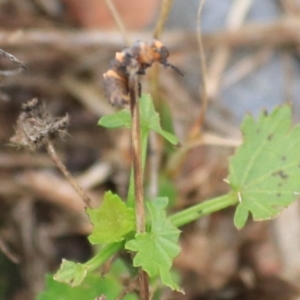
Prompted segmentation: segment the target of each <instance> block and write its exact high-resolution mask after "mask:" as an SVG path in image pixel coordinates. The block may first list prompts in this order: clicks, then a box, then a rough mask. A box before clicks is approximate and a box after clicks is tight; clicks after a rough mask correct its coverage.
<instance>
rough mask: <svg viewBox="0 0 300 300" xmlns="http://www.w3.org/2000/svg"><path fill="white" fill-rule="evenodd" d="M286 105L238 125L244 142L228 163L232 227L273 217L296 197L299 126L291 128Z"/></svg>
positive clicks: (299, 167)
mask: <svg viewBox="0 0 300 300" xmlns="http://www.w3.org/2000/svg"><path fill="white" fill-rule="evenodd" d="M291 118H292V112H291V107H290V106H289V105H284V106H282V107H279V108H276V109H275V110H274V111H273V112H272V113H271V114H270V115H267V114H265V113H262V114H260V116H259V118H258V120H257V121H255V120H254V119H253V117H251V116H247V117H246V118H245V120H244V122H243V124H242V131H243V134H244V142H243V144H242V145H241V146H240V147H239V148H238V150H237V152H236V154H235V155H234V157H233V158H231V160H230V168H229V169H230V172H229V174H230V175H229V178H228V181H229V184H230V185H231V187H232V190H233V192H234V193H232V195H235V197H236V199H237V200H238V201H239V204H238V207H237V210H236V213H235V219H234V222H235V225H236V226H237V227H238V228H242V227H243V226H244V224H245V222H246V220H247V218H248V214H249V212H250V213H251V214H252V216H253V219H254V220H267V219H271V218H274V217H276V216H277V215H278V214H279V213H280V212H281V211H282V210H283V209H284V207H287V206H288V205H290V204H291V203H293V202H294V201H295V200H297V199H298V198H299V194H300V181H299V178H300V125H298V126H296V127H294V128H291Z"/></svg>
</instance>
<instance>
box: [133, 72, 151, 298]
mask: <svg viewBox="0 0 300 300" xmlns="http://www.w3.org/2000/svg"><path fill="white" fill-rule="evenodd" d="M138 84H139V83H138V75H137V74H136V71H135V70H133V71H132V72H130V75H129V91H130V111H131V117H132V126H131V147H132V159H133V175H134V196H135V213H136V227H137V232H138V233H143V232H145V207H144V187H143V168H142V151H141V132H140V115H139V88H138ZM139 286H140V298H141V299H142V300H148V299H149V282H148V275H147V273H146V272H144V271H143V270H142V269H140V271H139Z"/></svg>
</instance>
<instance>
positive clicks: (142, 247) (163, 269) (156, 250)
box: [125, 198, 180, 291]
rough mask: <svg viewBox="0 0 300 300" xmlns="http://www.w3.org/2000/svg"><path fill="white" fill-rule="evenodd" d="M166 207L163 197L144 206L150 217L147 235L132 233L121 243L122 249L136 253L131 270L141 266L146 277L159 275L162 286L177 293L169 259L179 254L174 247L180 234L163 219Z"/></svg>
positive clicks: (178, 249) (177, 247) (176, 246)
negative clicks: (125, 241)
mask: <svg viewBox="0 0 300 300" xmlns="http://www.w3.org/2000/svg"><path fill="white" fill-rule="evenodd" d="M167 204H168V199H167V198H157V199H155V200H154V201H153V202H148V203H147V207H148V210H149V213H150V217H151V229H150V232H145V233H140V234H136V237H135V239H134V240H130V241H128V242H127V243H126V244H125V248H126V249H128V250H132V251H135V252H137V254H136V256H135V257H134V260H133V264H134V266H135V267H142V268H143V270H145V271H146V272H147V273H148V274H149V276H150V277H155V276H158V275H159V276H160V277H161V280H162V282H163V284H165V285H167V286H169V287H170V288H171V289H173V290H177V291H180V288H179V287H178V285H177V284H176V283H175V282H174V281H173V280H172V278H171V275H170V269H171V266H172V262H173V259H174V258H175V257H176V256H177V255H178V254H179V252H180V247H179V246H178V244H177V242H178V238H179V234H180V231H179V230H178V229H177V228H176V227H175V226H173V225H172V223H171V222H170V221H169V220H168V219H167V217H166V213H165V208H166V206H167Z"/></svg>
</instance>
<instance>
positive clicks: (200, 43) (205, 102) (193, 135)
mask: <svg viewBox="0 0 300 300" xmlns="http://www.w3.org/2000/svg"><path fill="white" fill-rule="evenodd" d="M204 3H205V0H200V3H199V8H198V13H197V40H198V47H199V58H200V67H201V73H202V90H201V100H202V108H201V110H200V114H199V116H198V118H197V120H196V122H195V123H194V125H193V127H192V129H191V131H190V134H189V138H190V139H194V138H196V137H197V136H199V133H200V131H201V129H202V126H203V123H204V119H205V115H206V110H207V106H208V96H207V70H206V63H205V53H204V47H203V41H202V36H201V22H200V21H201V12H202V9H203V6H204Z"/></svg>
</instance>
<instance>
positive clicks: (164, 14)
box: [153, 0, 173, 39]
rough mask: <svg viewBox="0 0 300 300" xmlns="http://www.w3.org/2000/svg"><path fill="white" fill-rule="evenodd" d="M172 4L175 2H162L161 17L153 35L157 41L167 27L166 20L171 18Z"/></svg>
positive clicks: (165, 0) (169, 0) (164, 0)
mask: <svg viewBox="0 0 300 300" xmlns="http://www.w3.org/2000/svg"><path fill="white" fill-rule="evenodd" d="M172 4H173V0H163V2H162V5H161V11H160V16H159V18H158V21H157V23H156V25H155V29H154V33H153V37H154V38H155V39H158V38H159V37H160V35H161V32H162V30H163V28H164V26H165V23H166V20H167V18H168V16H169V13H170V10H171V8H172Z"/></svg>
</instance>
